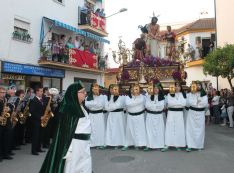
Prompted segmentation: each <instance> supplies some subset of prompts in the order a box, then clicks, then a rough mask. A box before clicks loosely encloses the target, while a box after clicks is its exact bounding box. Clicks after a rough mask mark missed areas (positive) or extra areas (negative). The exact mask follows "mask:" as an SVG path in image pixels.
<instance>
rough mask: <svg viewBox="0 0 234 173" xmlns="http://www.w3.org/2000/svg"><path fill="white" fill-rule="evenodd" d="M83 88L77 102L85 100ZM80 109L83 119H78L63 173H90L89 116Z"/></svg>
mask: <svg viewBox="0 0 234 173" xmlns="http://www.w3.org/2000/svg"><path fill="white" fill-rule="evenodd" d="M85 96H86V91H85V88H83V89H82V90H80V91H79V92H78V99H79V102H80V103H82V102H83V101H84V99H85ZM81 109H82V111H83V112H84V115H85V117H82V118H80V119H79V121H78V124H77V126H76V130H75V134H74V137H73V139H72V142H71V144H70V147H69V149H68V151H67V154H66V156H65V157H64V159H66V161H65V167H64V173H81V172H85V173H92V158H91V153H90V140H89V139H90V134H91V122H90V116H89V114H88V113H87V112H86V110H85V109H84V107H83V106H82V104H81Z"/></svg>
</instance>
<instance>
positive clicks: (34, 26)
mask: <svg viewBox="0 0 234 173" xmlns="http://www.w3.org/2000/svg"><path fill="white" fill-rule="evenodd" d="M83 1H84V0H65V2H64V4H63V5H61V4H59V3H57V2H56V1H55V0H33V1H32V0H31V1H30V0H21V1H18V0H11V1H1V2H0V16H2V17H1V18H0V23H1V27H0V58H1V59H3V60H8V61H17V62H20V63H30V64H37V61H38V59H39V57H40V48H39V39H40V32H41V21H42V17H43V16H46V17H48V18H51V19H56V20H58V21H61V22H64V23H66V24H69V25H72V26H74V27H77V23H78V5H79V3H80V4H82V3H83ZM3 16H4V17H3ZM15 16H19V17H20V18H22V19H24V20H25V21H28V22H30V30H29V34H30V35H31V37H32V38H33V42H32V43H30V44H28V43H22V42H19V41H15V40H13V39H12V38H11V37H12V33H13V31H14V18H15ZM2 24H3V25H2Z"/></svg>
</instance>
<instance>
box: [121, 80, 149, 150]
mask: <svg viewBox="0 0 234 173" xmlns="http://www.w3.org/2000/svg"><path fill="white" fill-rule="evenodd" d="M129 92H130V93H129V96H127V97H126V99H125V105H126V108H127V112H128V115H127V127H126V144H125V145H126V146H125V147H124V148H123V149H122V150H126V149H128V146H131V145H134V146H135V148H136V149H138V147H143V146H146V128H145V116H144V114H145V96H143V95H141V94H140V86H139V85H138V84H134V85H133V86H132V88H130V89H129Z"/></svg>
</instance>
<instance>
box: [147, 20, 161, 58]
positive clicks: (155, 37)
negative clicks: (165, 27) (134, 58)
mask: <svg viewBox="0 0 234 173" xmlns="http://www.w3.org/2000/svg"><path fill="white" fill-rule="evenodd" d="M157 22H158V18H157V17H155V16H154V17H152V19H151V23H150V24H149V25H148V37H147V54H148V55H151V56H153V57H159V49H160V47H159V42H158V41H159V40H160V35H159V31H160V26H159V25H158V24H157Z"/></svg>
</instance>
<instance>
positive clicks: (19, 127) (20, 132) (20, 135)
mask: <svg viewBox="0 0 234 173" xmlns="http://www.w3.org/2000/svg"><path fill="white" fill-rule="evenodd" d="M15 96H16V97H17V99H16V101H15V110H14V111H17V113H22V112H23V98H24V90H17V91H16V93H15ZM16 109H18V110H16ZM17 118H18V122H17V124H16V126H15V127H14V146H15V147H17V146H20V145H22V144H23V140H24V130H25V128H24V127H25V126H24V125H23V124H20V123H19V117H17Z"/></svg>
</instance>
